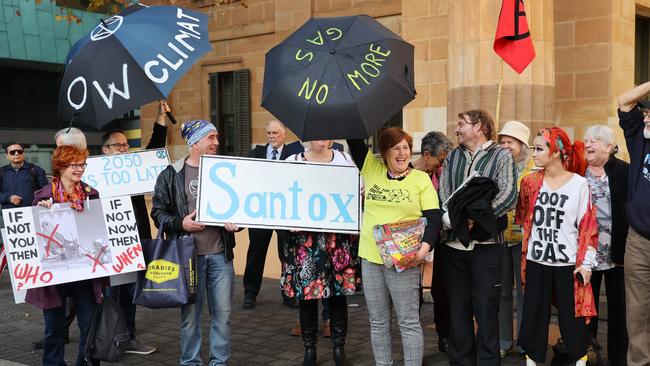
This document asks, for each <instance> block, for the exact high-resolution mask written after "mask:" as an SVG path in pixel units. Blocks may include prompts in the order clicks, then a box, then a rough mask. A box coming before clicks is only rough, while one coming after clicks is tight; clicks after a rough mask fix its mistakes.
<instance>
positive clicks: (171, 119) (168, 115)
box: [165, 112, 176, 124]
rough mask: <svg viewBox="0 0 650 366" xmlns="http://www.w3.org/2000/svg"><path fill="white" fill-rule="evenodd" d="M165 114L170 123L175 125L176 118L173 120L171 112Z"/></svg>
mask: <svg viewBox="0 0 650 366" xmlns="http://www.w3.org/2000/svg"><path fill="white" fill-rule="evenodd" d="M165 114H167V117H168V118H169V120H170V121H172V123H173V124H176V118H174V115H173V114H172V112H165Z"/></svg>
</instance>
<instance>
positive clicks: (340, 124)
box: [262, 15, 415, 141]
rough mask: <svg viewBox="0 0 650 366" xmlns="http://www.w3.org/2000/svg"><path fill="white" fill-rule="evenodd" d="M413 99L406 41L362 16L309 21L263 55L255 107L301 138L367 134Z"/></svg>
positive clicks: (409, 49) (409, 50)
mask: <svg viewBox="0 0 650 366" xmlns="http://www.w3.org/2000/svg"><path fill="white" fill-rule="evenodd" d="M413 98H415V88H414V87H413V46H412V45H410V44H409V43H407V42H405V41H404V40H402V39H401V38H400V37H399V36H398V35H396V34H395V33H393V32H391V31H390V30H388V29H386V28H385V27H384V26H383V25H381V24H379V23H378V22H377V21H376V20H374V19H373V18H372V17H370V16H367V15H359V16H350V17H336V18H312V19H310V20H308V21H307V22H306V23H305V24H304V25H303V26H302V27H300V28H298V29H297V30H296V31H295V32H294V33H293V34H291V35H290V36H289V37H288V38H287V39H285V40H284V41H283V42H282V43H280V44H279V45H277V46H275V47H274V48H273V49H271V50H270V51H269V52H268V53H267V54H266V64H265V69H264V88H263V91H262V106H263V107H264V108H266V109H267V110H268V111H270V112H271V113H273V115H274V116H275V117H276V118H278V119H279V120H280V121H282V122H283V123H285V124H286V125H287V127H289V128H290V129H291V130H292V131H293V132H294V133H295V134H296V135H297V136H298V137H299V138H300V139H302V140H304V141H310V140H327V139H338V138H366V137H368V136H370V135H372V134H373V133H374V132H375V131H377V129H379V128H380V127H381V126H382V125H383V124H384V123H385V122H386V121H388V120H389V119H390V118H391V117H392V116H393V115H395V114H396V113H397V112H398V111H399V110H400V109H401V108H402V107H403V106H404V105H406V104H407V103H408V102H410V101H411V100H413Z"/></svg>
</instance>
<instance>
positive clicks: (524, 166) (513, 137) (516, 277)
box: [498, 121, 535, 357]
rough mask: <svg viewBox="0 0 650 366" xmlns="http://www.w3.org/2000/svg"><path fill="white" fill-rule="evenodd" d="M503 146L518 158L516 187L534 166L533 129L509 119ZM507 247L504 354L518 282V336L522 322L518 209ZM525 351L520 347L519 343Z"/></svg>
mask: <svg viewBox="0 0 650 366" xmlns="http://www.w3.org/2000/svg"><path fill="white" fill-rule="evenodd" d="M498 138H499V143H500V144H501V146H502V147H503V148H504V149H506V150H508V151H510V153H511V154H512V157H513V159H514V160H515V173H516V174H517V191H519V186H520V184H521V178H523V177H524V176H525V175H526V174H528V173H530V171H531V169H532V168H533V167H534V166H535V164H534V162H533V159H531V153H530V150H529V148H528V140H529V139H530V129H529V128H528V127H527V126H526V125H525V124H523V123H521V122H518V121H509V122H506V123H505V124H504V125H503V128H502V129H501V131H500V132H499V134H498ZM503 235H504V237H505V241H506V248H505V249H504V251H503V267H502V269H501V270H502V273H501V303H500V305H499V349H500V353H501V357H505V356H506V354H507V353H508V351H509V350H510V349H511V348H512V347H513V346H514V344H515V343H514V337H513V332H512V325H513V324H512V309H513V307H512V300H513V299H512V286H513V285H514V284H516V285H517V298H516V300H517V338H519V327H520V326H521V316H522V314H523V313H522V311H521V310H522V309H523V308H524V292H523V288H522V285H521V241H522V240H523V232H522V228H521V226H520V225H517V224H515V211H514V210H512V211H510V212H508V227H507V228H506V230H505V231H504V232H503ZM516 349H517V351H518V352H519V353H523V350H522V349H521V347H519V346H517V347H516Z"/></svg>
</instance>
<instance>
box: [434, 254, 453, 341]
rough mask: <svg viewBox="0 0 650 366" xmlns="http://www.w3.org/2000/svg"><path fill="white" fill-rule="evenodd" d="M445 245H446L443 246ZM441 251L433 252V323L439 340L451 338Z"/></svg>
mask: <svg viewBox="0 0 650 366" xmlns="http://www.w3.org/2000/svg"><path fill="white" fill-rule="evenodd" d="M442 245H444V244H442ZM440 257H441V251H440V250H436V251H434V252H433V273H432V277H433V278H432V279H431V296H432V297H433V322H434V324H435V325H436V333H437V334H438V337H439V338H447V337H449V298H448V297H447V288H446V285H445V271H444V270H443V268H442V260H441V259H440Z"/></svg>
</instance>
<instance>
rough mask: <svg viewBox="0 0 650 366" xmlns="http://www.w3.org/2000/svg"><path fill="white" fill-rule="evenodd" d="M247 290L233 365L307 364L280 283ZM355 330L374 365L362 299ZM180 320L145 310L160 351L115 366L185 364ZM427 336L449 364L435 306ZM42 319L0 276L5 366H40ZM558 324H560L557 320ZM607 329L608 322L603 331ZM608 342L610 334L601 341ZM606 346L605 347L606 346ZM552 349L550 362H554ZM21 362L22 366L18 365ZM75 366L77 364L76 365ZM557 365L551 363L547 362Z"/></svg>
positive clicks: (430, 356)
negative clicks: (251, 300)
mask: <svg viewBox="0 0 650 366" xmlns="http://www.w3.org/2000/svg"><path fill="white" fill-rule="evenodd" d="M242 300H243V289H242V285H241V277H237V280H236V290H235V302H234V304H233V314H232V346H231V349H232V351H231V352H232V357H231V363H230V364H231V365H233V366H238V365H242V366H243V365H246V366H254V365H278V366H279V365H300V363H301V360H302V351H303V346H302V341H301V339H300V338H299V337H291V336H289V330H290V329H291V327H293V326H294V325H295V324H296V323H297V319H298V314H297V310H293V309H289V308H287V307H284V306H282V305H281V300H280V296H279V293H278V291H277V280H274V279H265V282H264V285H263V288H262V292H261V293H260V296H259V298H258V306H257V307H255V308H254V309H252V310H242V308H241V303H242ZM348 303H349V318H350V326H349V333H348V339H347V346H346V352H347V354H348V358H349V359H350V361H351V362H352V363H353V364H355V365H372V364H373V358H372V349H371V346H370V336H369V330H368V316H367V311H366V307H365V302H364V299H363V297H362V296H352V297H350V298H349V299H348ZM179 318H180V310H178V309H165V310H149V309H146V308H139V309H138V314H137V326H138V334H139V335H138V338H139V339H140V340H141V341H142V342H143V343H146V344H148V345H153V346H155V347H157V348H158V351H157V352H155V353H153V354H151V355H148V356H140V355H125V356H124V357H123V358H122V360H120V362H116V363H114V365H139V366H153V365H176V364H178V359H179V347H180V341H179ZM204 318H205V319H206V322H205V324H204V330H203V334H204V335H207V334H208V333H207V325H208V321H207V319H208V315H207V311H206V313H205V314H204ZM421 318H422V324H423V327H424V335H425V352H424V354H425V362H424V364H425V365H435V366H443V365H448V361H447V357H446V355H444V354H441V353H438V352H437V337H436V332H435V328H434V326H433V307H432V304H425V305H424V306H423V307H422V312H421ZM42 322H43V320H42V315H41V312H40V311H38V309H36V308H34V307H32V306H30V305H26V304H21V305H15V304H14V303H13V295H12V294H11V286H10V283H9V277H8V275H7V274H6V272H5V274H3V275H2V276H0V365H3V366H4V365H19V364H26V365H39V364H40V361H41V351H34V350H33V349H32V342H33V341H35V340H37V339H39V338H40V337H41V336H42ZM553 322H555V320H553ZM75 327H76V323H75V324H73V327H72V329H71V339H72V343H70V344H69V345H68V346H67V347H66V358H67V359H68V360H74V359H75V357H76V344H75V343H74V342H75V341H77V340H78V336H79V333H78V329H75ZM599 328H600V331H601V332H603V331H605V330H606V328H607V327H606V323H604V322H603V323H602V324H601V326H600V327H599ZM397 329H398V328H397V326H396V324H395V322H393V334H394V336H393V340H394V344H393V355H394V358H395V360H396V361H397V362H396V364H397V365H399V364H400V363H401V362H400V360H401V356H400V355H401V343H400V337H399V331H398V330H397ZM557 333H558V332H557V329H556V327H555V325H553V326H552V331H551V334H550V336H549V338H550V339H551V340H552V341H553V342H554V341H555V338H556V337H557ZM600 339H601V340H604V339H605V337H604V335H601V336H600ZM601 343H603V344H604V343H605V342H604V341H602V342H601ZM206 344H207V338H206V337H205V336H204V339H203V351H204V352H203V359H204V360H207V359H208V355H207V347H206ZM318 352H319V353H318V359H319V364H320V365H323V366H325V365H333V362H332V356H331V343H329V340H328V339H325V338H321V339H319V341H318ZM550 353H551V352H550V347H549V357H548V360H550V359H551V357H550ZM16 363H18V364H16ZM68 364H69V365H72V364H74V362H72V363H70V362H68ZM503 364H504V365H521V364H523V360H522V358H521V357H520V356H518V355H510V356H508V357H506V358H505V359H504V362H503ZM547 364H551V362H550V361H549V362H547Z"/></svg>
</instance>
